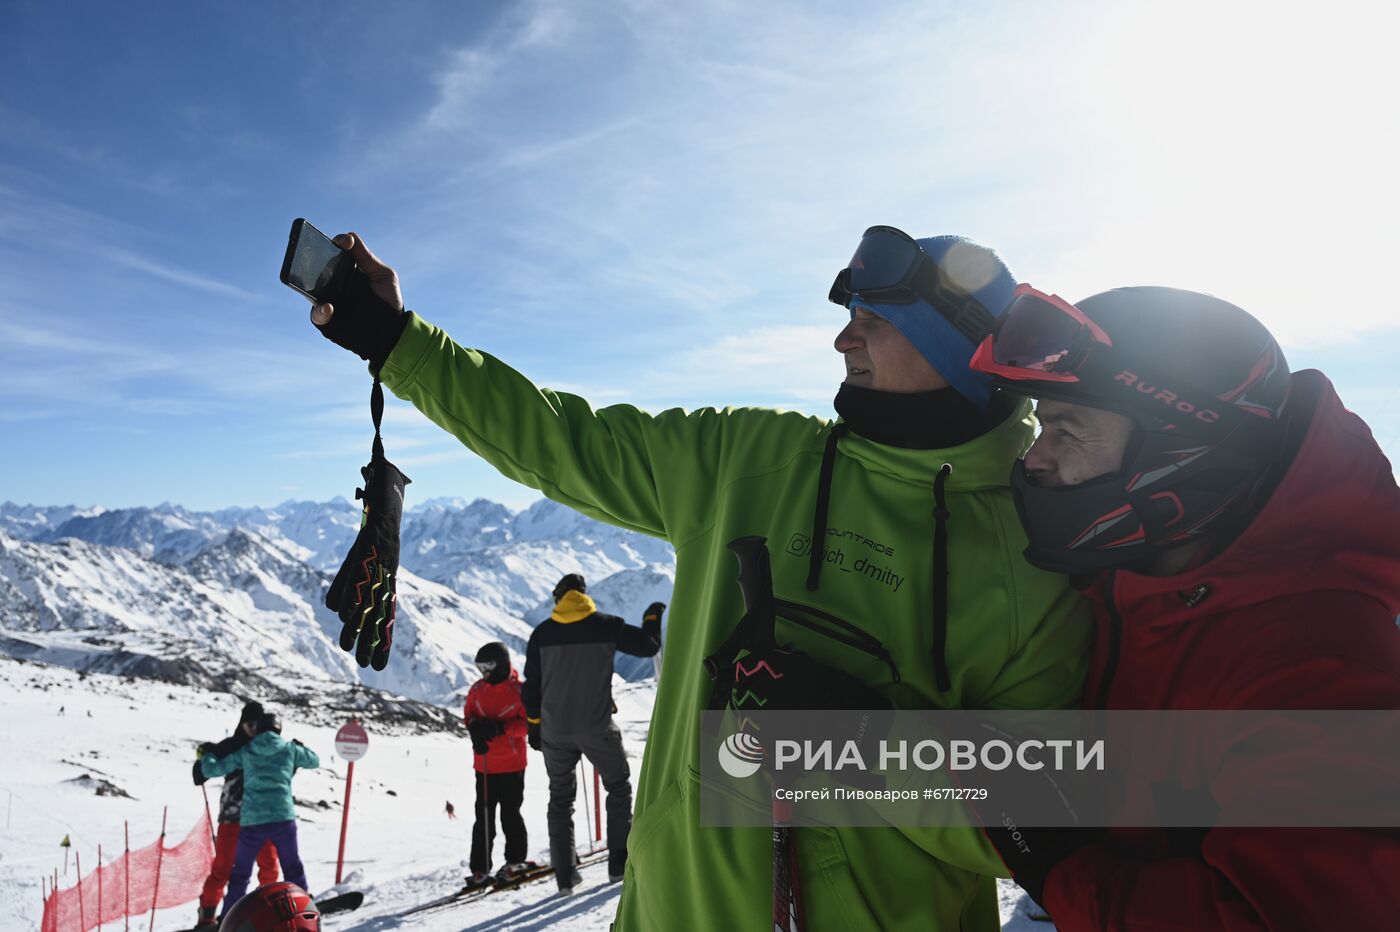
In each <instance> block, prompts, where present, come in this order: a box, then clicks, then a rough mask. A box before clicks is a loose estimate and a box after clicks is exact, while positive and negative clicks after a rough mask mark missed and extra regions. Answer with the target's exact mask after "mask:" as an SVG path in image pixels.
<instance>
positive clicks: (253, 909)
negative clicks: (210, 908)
mask: <svg viewBox="0 0 1400 932" xmlns="http://www.w3.org/2000/svg"><path fill="white" fill-rule="evenodd" d="M320 930H321V911H320V910H319V909H317V908H316V904H315V903H314V902H313V901H312V899H311V895H310V894H308V893H307V892H306V891H305V890H303V889H302V888H301V887H298V886H297V885H296V884H294V883H288V882H287V881H285V880H283V881H279V882H278V883H270V884H267V885H266V886H262V887H258V888H257V889H256V890H254V891H252V892H251V893H248V894H246V895H245V896H244V897H243V899H241V900H239V901H238V902H237V903H235V904H233V908H232V909H230V910H229V911H228V912H227V913H225V914H224V919H223V921H222V922H220V923H219V932H320Z"/></svg>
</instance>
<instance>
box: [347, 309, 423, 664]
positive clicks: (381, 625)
mask: <svg viewBox="0 0 1400 932" xmlns="http://www.w3.org/2000/svg"><path fill="white" fill-rule="evenodd" d="M336 316H337V317H338V316H340V315H339V311H337V312H336ZM374 386H375V389H376V392H375V394H376V396H377V400H378V403H379V407H380V409H381V410H382V407H383V396H382V394H380V393H379V391H378V389H379V383H378V382H375V383H374ZM375 421H376V431H375V443H374V454H373V455H372V456H371V457H370V461H369V465H368V466H364V467H362V468H361V469H360V473H361V474H362V475H363V476H364V478H365V487H364V488H363V489H356V490H355V497H356V498H358V499H361V500H363V501H364V511H363V513H362V515H361V519H360V533H359V536H358V537H356V538H355V543H354V544H353V545H352V546H351V547H350V552H349V553H348V554H346V556H345V562H344V563H342V564H341V566H340V572H338V573H336V574H335V579H334V580H333V581H332V582H331V588H330V591H328V592H327V593H326V608H329V609H330V610H331V611H333V612H335V613H336V614H337V615H339V616H340V621H341V624H342V625H343V627H342V628H341V629H340V649H341V650H344V651H350V650H353V651H354V652H355V662H356V663H358V664H359V665H360V666H362V667H367V666H373V667H374V669H376V670H383V669H384V667H385V666H386V665H387V664H388V663H389V648H390V647H391V646H392V645H393V641H394V612H395V589H396V586H397V579H396V576H397V574H398V571H399V521H400V519H402V517H403V489H404V486H406V485H408V484H409V482H410V481H411V480H409V478H408V477H407V476H405V475H404V474H403V473H401V472H399V470H398V467H397V466H395V465H394V464H393V463H391V462H389V461H388V460H386V459H385V458H384V449H383V446H382V445H381V444H380V442H379V433H378V429H377V425H378V418H376V419H375Z"/></svg>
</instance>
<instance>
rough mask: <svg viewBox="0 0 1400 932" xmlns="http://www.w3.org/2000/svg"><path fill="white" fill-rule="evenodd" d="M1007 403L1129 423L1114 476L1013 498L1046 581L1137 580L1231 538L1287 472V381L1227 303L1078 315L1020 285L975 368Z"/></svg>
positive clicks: (1180, 297)
mask: <svg viewBox="0 0 1400 932" xmlns="http://www.w3.org/2000/svg"><path fill="white" fill-rule="evenodd" d="M971 365H972V368H973V369H976V370H978V371H980V372H984V373H986V374H988V375H990V376H992V377H993V379H994V383H995V384H996V385H997V386H998V387H1000V388H1002V389H1003V390H1009V391H1012V392H1016V393H1020V394H1026V395H1030V396H1032V397H1035V398H1039V399H1052V400H1055V401H1062V402H1067V403H1069V404H1075V405H1084V406H1087V407H1091V408H1100V409H1103V410H1107V411H1113V412H1115V413H1118V414H1122V415H1125V416H1127V417H1128V418H1130V419H1131V420H1132V421H1133V424H1134V428H1135V429H1134V431H1133V434H1132V436H1131V439H1130V440H1129V442H1128V449H1127V451H1126V452H1125V454H1124V457H1123V464H1122V467H1121V469H1120V470H1119V471H1118V472H1115V473H1110V474H1108V475H1105V476H1100V477H1098V478H1095V479H1090V480H1088V481H1087V482H1083V483H1081V484H1079V485H1075V486H1065V487H1058V488H1047V487H1043V486H1039V485H1037V484H1035V483H1034V482H1032V481H1030V480H1029V479H1028V478H1027V476H1026V474H1025V470H1024V460H1022V461H1018V462H1017V463H1016V465H1015V467H1014V468H1013V472H1012V477H1011V490H1012V494H1013V496H1014V498H1015V500H1016V506H1017V510H1018V511H1019V512H1020V516H1021V523H1022V524H1023V525H1024V526H1025V529H1026V535H1027V537H1028V539H1029V544H1030V546H1029V547H1027V549H1026V552H1025V555H1026V559H1027V560H1028V561H1029V562H1031V563H1032V564H1034V565H1036V566H1039V567H1041V568H1043V569H1047V570H1051V571H1054V572H1062V573H1092V572H1096V571H1098V570H1102V569H1107V568H1109V567H1114V566H1136V565H1140V564H1142V563H1143V562H1144V561H1146V560H1150V559H1151V558H1152V557H1153V556H1154V555H1156V554H1158V553H1160V552H1162V551H1164V550H1168V549H1171V548H1173V547H1177V546H1180V545H1182V544H1186V543H1189V542H1191V541H1195V540H1199V539H1201V538H1202V537H1203V536H1206V535H1213V534H1219V533H1222V532H1223V538H1224V539H1228V538H1229V537H1230V536H1231V531H1232V529H1233V528H1237V527H1238V522H1239V521H1240V519H1241V518H1243V517H1245V516H1247V515H1248V514H1249V513H1250V511H1251V509H1253V508H1254V507H1255V506H1257V505H1258V504H1259V502H1260V493H1261V492H1262V491H1264V490H1266V489H1267V488H1268V482H1267V477H1268V476H1269V474H1270V472H1271V470H1273V469H1274V468H1276V467H1277V466H1278V465H1280V457H1281V453H1282V446H1283V440H1284V439H1285V435H1286V430H1287V425H1286V423H1285V420H1284V413H1285V407H1286V405H1287V402H1288V397H1289V389H1290V387H1291V379H1292V377H1291V375H1290V373H1289V369H1288V363H1287V361H1286V359H1285V358H1284V355H1283V351H1282V350H1281V349H1280V348H1279V345H1278V343H1277V342H1276V341H1275V340H1274V338H1273V336H1272V335H1271V334H1270V333H1269V331H1268V330H1267V329H1266V328H1265V327H1264V325H1263V324H1261V323H1260V322H1259V321H1257V320H1255V319H1254V318H1253V317H1252V316H1250V315H1249V314H1248V313H1246V312H1245V311H1244V310H1242V309H1241V308H1239V307H1236V306H1235V305H1233V304H1230V303H1229V302H1228V301H1222V300H1220V299H1219V298H1215V297H1212V296H1210V295H1207V294H1201V293H1198V292H1194V291H1183V290H1180V289H1176V288H1161V287H1137V288H1119V289H1116V290H1114V291H1108V292H1104V293H1103V294H1097V295H1093V296H1092V297H1089V298H1085V299H1084V300H1082V301H1079V302H1077V303H1075V304H1069V303H1068V302H1066V301H1064V300H1063V299H1062V298H1059V297H1057V296H1055V295H1047V294H1044V293H1043V292H1039V291H1037V290H1035V289H1034V288H1032V287H1031V286H1029V285H1020V286H1018V287H1017V289H1016V295H1015V297H1014V298H1013V299H1012V301H1011V305H1010V307H1008V308H1007V309H1006V311H1004V312H1003V313H1002V315H1001V316H1000V317H999V318H998V320H997V323H996V325H995V327H994V329H993V331H992V334H991V335H990V336H988V337H987V338H986V339H985V340H984V341H983V343H982V345H981V347H979V348H978V351H977V353H976V354H975V355H974V357H973V359H972V363H971Z"/></svg>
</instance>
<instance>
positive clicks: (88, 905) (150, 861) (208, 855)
mask: <svg viewBox="0 0 1400 932" xmlns="http://www.w3.org/2000/svg"><path fill="white" fill-rule="evenodd" d="M211 829H212V826H210V824H209V814H208V813H207V812H206V813H205V814H204V815H202V816H200V817H199V821H198V822H196V823H195V825H194V828H192V829H190V832H189V834H188V835H186V836H185V840H184V841H182V842H180V843H179V844H178V845H176V846H175V847H173V848H164V849H163V850H162V846H161V842H160V841H156V842H154V843H153V844H150V845H147V846H146V847H144V848H142V849H140V850H139V851H130V852H127V853H126V854H124V855H123V856H122V857H120V858H118V859H117V860H115V861H113V862H112V863H111V864H104V865H102V866H101V867H100V868H98V869H97V870H95V871H92V872H90V873H88V874H87V875H85V876H83V877H81V878H79V880H78V882H77V884H75V885H74V886H72V887H69V888H68V889H67V890H55V891H54V892H53V893H51V894H49V898H48V899H47V900H45V901H44V918H43V922H42V923H41V924H40V926H39V929H40V932H88V930H89V929H95V928H97V926H98V924H99V923H102V924H111V923H114V922H119V921H121V920H122V919H124V918H125V917H127V916H139V915H141V914H143V913H146V912H149V911H150V909H151V905H152V901H153V900H154V901H155V907H156V908H157V909H168V908H169V907H171V906H181V905H183V904H185V903H189V902H191V901H192V900H196V899H198V898H199V893H200V890H202V889H203V887H204V879H205V878H206V877H208V876H209V866H210V865H211V864H212V863H213V860H214V843H213V840H212V837H211ZM128 881H129V882H128ZM157 891H159V892H157Z"/></svg>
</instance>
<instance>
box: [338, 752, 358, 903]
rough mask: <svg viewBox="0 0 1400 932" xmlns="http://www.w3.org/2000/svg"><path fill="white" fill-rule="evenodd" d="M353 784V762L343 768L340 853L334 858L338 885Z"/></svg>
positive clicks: (343, 859)
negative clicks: (343, 787) (343, 797)
mask: <svg viewBox="0 0 1400 932" xmlns="http://www.w3.org/2000/svg"><path fill="white" fill-rule="evenodd" d="M354 782H355V762H354V761H350V764H349V766H348V767H346V768H345V805H344V806H342V807H341V810H340V853H339V854H337V855H336V856H335V882H336V883H340V873H341V870H342V869H343V868H344V867H345V829H346V828H347V827H348V826H349V825H350V787H351V785H352V784H353V783H354Z"/></svg>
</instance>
